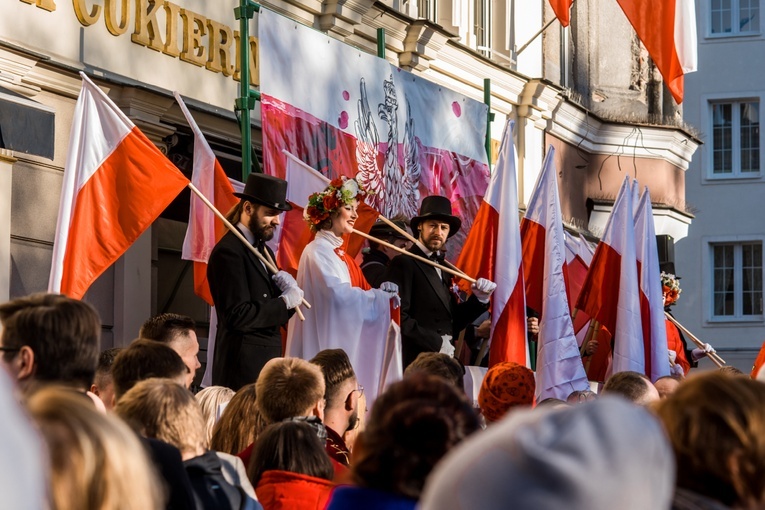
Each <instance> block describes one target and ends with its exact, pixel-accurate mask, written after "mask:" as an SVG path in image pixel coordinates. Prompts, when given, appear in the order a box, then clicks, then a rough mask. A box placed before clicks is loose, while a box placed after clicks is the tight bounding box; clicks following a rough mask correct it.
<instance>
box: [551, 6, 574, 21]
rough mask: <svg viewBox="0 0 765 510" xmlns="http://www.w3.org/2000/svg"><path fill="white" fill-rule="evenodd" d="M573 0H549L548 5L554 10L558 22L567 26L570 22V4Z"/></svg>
mask: <svg viewBox="0 0 765 510" xmlns="http://www.w3.org/2000/svg"><path fill="white" fill-rule="evenodd" d="M573 3H574V0H550V7H552V10H553V11H554V12H555V17H556V18H558V21H560V24H561V25H562V26H564V27H567V26H568V25H569V24H570V23H571V5H572V4H573Z"/></svg>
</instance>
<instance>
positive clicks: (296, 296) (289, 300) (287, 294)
mask: <svg viewBox="0 0 765 510" xmlns="http://www.w3.org/2000/svg"><path fill="white" fill-rule="evenodd" d="M279 297H280V298H282V299H283V300H284V304H286V305H287V310H292V309H293V308H296V307H297V306H298V305H299V304H300V303H302V302H303V289H301V288H300V287H298V286H297V284H295V285H294V286H293V287H290V288H288V289H287V290H285V291H284V292H283V293H282V295H281V296H279Z"/></svg>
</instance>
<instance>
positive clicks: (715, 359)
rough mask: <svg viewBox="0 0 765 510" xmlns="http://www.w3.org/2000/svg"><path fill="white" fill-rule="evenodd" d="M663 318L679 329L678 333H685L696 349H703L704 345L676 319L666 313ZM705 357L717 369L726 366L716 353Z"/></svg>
mask: <svg viewBox="0 0 765 510" xmlns="http://www.w3.org/2000/svg"><path fill="white" fill-rule="evenodd" d="M664 316H665V317H666V318H667V319H668V320H669V322H671V323H672V324H674V325H675V326H677V327H678V328H679V329H680V331H682V332H683V333H685V334H686V335H688V336H689V337H690V339H691V340H693V343H695V344H696V345H697V346H698V347H700V348H702V349H703V348H704V347H705V344H704V342H702V341H701V340H699V339H698V338H696V336H695V335H694V334H693V333H691V332H690V331H688V329H687V328H686V327H685V326H683V325H682V324H680V323H679V322H678V321H677V319H675V318H674V317H672V316H671V315H670V314H669V313H667V312H664ZM707 357H708V358H709V359H711V360H712V362H713V363H714V364H715V365H717V366H718V367H722V366H723V365H725V364H726V363H725V360H724V359H722V358H721V357H720V355H719V354H717V353H716V352H710V353H708V354H707ZM691 361H693V360H691Z"/></svg>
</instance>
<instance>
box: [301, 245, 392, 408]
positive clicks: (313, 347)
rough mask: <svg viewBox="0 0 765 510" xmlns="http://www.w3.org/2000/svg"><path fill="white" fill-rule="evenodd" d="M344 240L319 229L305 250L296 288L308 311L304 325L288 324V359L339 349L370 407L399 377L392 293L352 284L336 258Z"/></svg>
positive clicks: (341, 260)
mask: <svg viewBox="0 0 765 510" xmlns="http://www.w3.org/2000/svg"><path fill="white" fill-rule="evenodd" d="M342 244H343V240H342V238H339V237H337V236H335V235H334V234H333V233H332V232H329V231H326V230H321V231H319V232H318V233H317V234H316V238H315V239H314V240H313V241H311V242H310V243H309V244H308V245H307V246H306V247H305V250H303V254H302V255H301V256H300V264H299V265H298V274H297V283H298V285H299V286H300V288H301V289H303V292H305V299H306V300H307V301H308V302H309V303H311V309H307V308H302V310H303V313H304V315H305V321H301V320H299V319H298V317H297V316H293V317H292V318H291V319H290V322H289V326H288V330H289V333H288V335H287V348H286V356H291V357H298V358H303V359H306V360H309V359H311V358H313V357H314V356H315V355H316V354H317V353H318V352H319V351H321V350H323V349H338V348H340V349H343V350H344V351H345V352H346V353H347V354H348V358H350V360H351V364H352V365H353V369H354V371H355V372H356V377H357V379H358V380H359V383H360V384H362V385H363V386H364V390H365V394H366V395H367V400H368V402H369V403H370V405H369V408H371V402H372V401H373V400H374V399H375V397H377V394H378V393H379V392H380V391H382V389H384V387H385V385H387V384H388V383H391V382H393V381H396V380H398V379H400V378H401V376H402V367H401V337H400V334H397V333H396V331H397V327H396V326H395V324H393V325H392V323H391V312H390V294H388V293H387V292H384V291H382V290H379V289H371V290H363V289H361V288H358V287H353V286H352V285H351V277H350V273H349V272H348V266H347V265H346V263H345V261H344V260H343V259H342V258H341V257H340V255H338V254H337V253H336V251H335V250H336V249H339V248H340V247H341V246H342Z"/></svg>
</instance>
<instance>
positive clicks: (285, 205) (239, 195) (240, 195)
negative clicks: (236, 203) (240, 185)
mask: <svg viewBox="0 0 765 510" xmlns="http://www.w3.org/2000/svg"><path fill="white" fill-rule="evenodd" d="M234 196H235V197H237V198H241V199H242V200H249V201H250V202H254V203H256V204H260V205H265V206H266V207H272V208H274V209H278V210H280V211H291V210H292V204H290V203H289V202H284V203H283V204H278V203H274V202H266V201H265V200H261V199H260V198H258V197H254V196H252V195H245V194H244V193H234Z"/></svg>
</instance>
